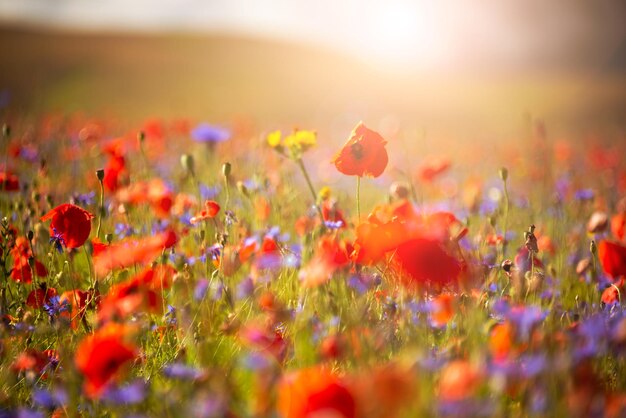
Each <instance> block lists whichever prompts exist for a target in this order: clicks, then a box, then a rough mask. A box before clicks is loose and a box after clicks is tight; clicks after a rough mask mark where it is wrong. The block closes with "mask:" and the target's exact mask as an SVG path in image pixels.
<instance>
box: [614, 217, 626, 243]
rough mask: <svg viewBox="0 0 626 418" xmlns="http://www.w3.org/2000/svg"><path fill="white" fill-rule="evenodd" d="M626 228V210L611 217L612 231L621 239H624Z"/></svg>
mask: <svg viewBox="0 0 626 418" xmlns="http://www.w3.org/2000/svg"><path fill="white" fill-rule="evenodd" d="M625 230H626V212H622V213H618V214H617V215H614V216H613V217H612V218H611V232H612V233H613V235H615V238H617V239H619V240H620V241H623V240H624V231H625Z"/></svg>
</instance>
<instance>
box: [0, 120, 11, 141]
mask: <svg viewBox="0 0 626 418" xmlns="http://www.w3.org/2000/svg"><path fill="white" fill-rule="evenodd" d="M2 136H3V137H5V138H8V137H9V136H11V127H10V126H9V125H7V124H6V123H5V124H3V125H2Z"/></svg>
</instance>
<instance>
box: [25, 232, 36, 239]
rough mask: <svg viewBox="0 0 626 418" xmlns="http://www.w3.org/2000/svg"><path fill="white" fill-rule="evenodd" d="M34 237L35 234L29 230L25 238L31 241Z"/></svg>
mask: <svg viewBox="0 0 626 418" xmlns="http://www.w3.org/2000/svg"><path fill="white" fill-rule="evenodd" d="M34 236H35V233H34V232H33V231H32V230H29V231H28V233H27V234H26V238H28V240H29V241H32V240H33V237H34Z"/></svg>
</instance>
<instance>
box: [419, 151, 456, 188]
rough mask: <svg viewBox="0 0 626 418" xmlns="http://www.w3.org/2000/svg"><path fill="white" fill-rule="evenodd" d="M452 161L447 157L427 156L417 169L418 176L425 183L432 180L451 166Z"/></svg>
mask: <svg viewBox="0 0 626 418" xmlns="http://www.w3.org/2000/svg"><path fill="white" fill-rule="evenodd" d="M450 165H451V162H450V159H449V158H446V157H430V158H427V159H426V160H425V161H424V162H423V163H422V164H421V165H420V166H419V168H418V169H417V177H418V179H420V180H421V181H422V182H424V183H430V182H432V181H433V180H434V179H435V178H436V177H438V176H439V175H441V174H443V173H445V172H446V171H447V170H448V169H449V168H450Z"/></svg>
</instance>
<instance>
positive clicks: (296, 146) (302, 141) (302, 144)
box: [285, 131, 317, 152]
mask: <svg viewBox="0 0 626 418" xmlns="http://www.w3.org/2000/svg"><path fill="white" fill-rule="evenodd" d="M316 144H317V134H316V133H315V131H295V132H294V133H292V134H291V135H289V136H288V137H286V138H285V146H286V147H287V148H289V149H291V150H292V151H296V150H297V151H302V152H303V151H306V150H307V149H309V148H311V147H313V146H315V145H316Z"/></svg>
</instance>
